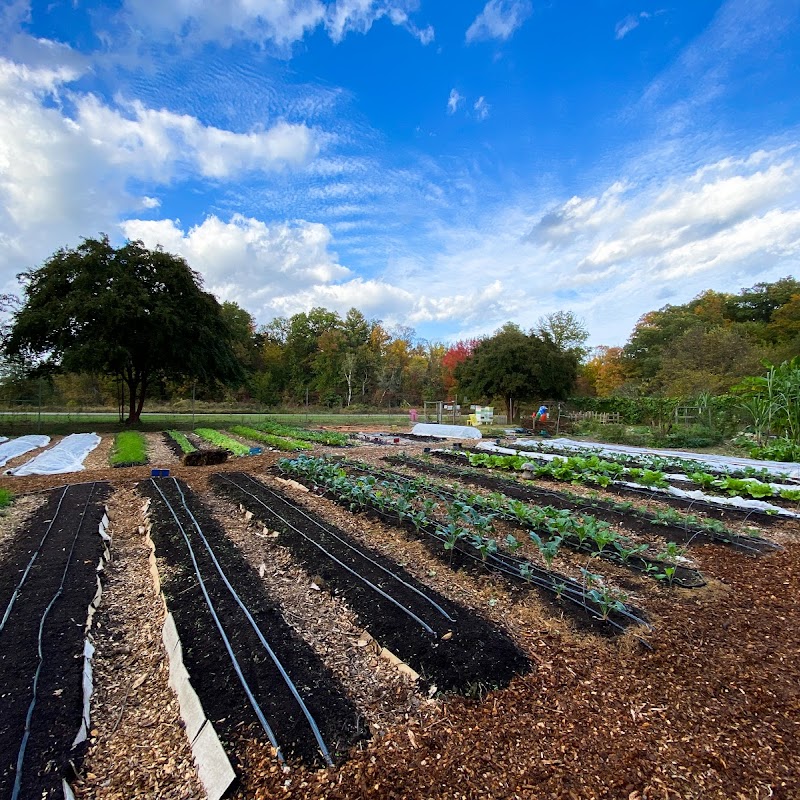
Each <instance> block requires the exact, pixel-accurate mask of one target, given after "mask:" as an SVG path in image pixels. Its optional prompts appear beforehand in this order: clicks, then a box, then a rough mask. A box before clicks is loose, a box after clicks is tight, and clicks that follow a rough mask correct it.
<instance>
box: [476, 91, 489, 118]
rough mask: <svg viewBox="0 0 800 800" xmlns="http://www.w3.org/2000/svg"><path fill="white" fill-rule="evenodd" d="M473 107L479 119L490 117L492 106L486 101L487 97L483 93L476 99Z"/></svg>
mask: <svg viewBox="0 0 800 800" xmlns="http://www.w3.org/2000/svg"><path fill="white" fill-rule="evenodd" d="M472 108H473V110H474V111H475V116H477V117H478V119H479V120H484V119H487V118H488V117H489V111H490V110H491V108H492V107H491V106H490V105H489V104H488V103H487V102H486V98H485V97H484V96H483V95H481V96H480V97H479V98H478V99H477V100H476V101H475V105H474V106H473V107H472Z"/></svg>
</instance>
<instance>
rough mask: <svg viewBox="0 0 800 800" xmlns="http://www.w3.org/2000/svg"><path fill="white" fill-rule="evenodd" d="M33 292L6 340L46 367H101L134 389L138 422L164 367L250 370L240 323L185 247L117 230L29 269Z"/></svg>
mask: <svg viewBox="0 0 800 800" xmlns="http://www.w3.org/2000/svg"><path fill="white" fill-rule="evenodd" d="M19 278H20V280H21V282H22V284H23V287H24V297H23V303H22V306H21V308H20V309H19V310H18V311H17V312H16V313H15V314H14V317H13V321H12V327H11V331H10V334H9V336H8V338H7V340H6V342H5V346H4V350H5V353H6V355H7V356H8V357H11V358H18V359H24V360H25V361H27V362H29V363H32V362H38V365H39V367H40V368H50V369H63V370H65V371H69V372H99V373H105V374H108V375H111V376H114V377H117V378H119V379H120V380H121V381H122V382H123V383H124V385H125V386H127V389H128V404H129V410H128V419H127V421H128V422H130V423H133V422H138V420H139V418H140V415H141V413H142V407H143V405H144V401H145V397H146V395H147V390H148V387H149V386H150V385H151V383H152V382H153V380H154V378H156V377H164V378H169V379H179V378H193V379H197V380H201V381H214V380H232V379H235V378H238V377H240V375H241V370H240V367H239V364H238V362H237V359H236V357H235V355H234V353H233V351H232V349H231V344H230V342H231V336H232V326H231V325H230V324H229V321H228V320H226V319H225V317H224V316H223V314H222V312H221V308H220V305H219V303H218V302H217V300H216V299H215V298H214V296H213V295H212V294H209V293H208V292H204V291H203V289H202V282H201V279H200V276H199V275H198V274H197V273H196V272H194V271H192V270H191V269H190V268H189V266H188V264H187V263H186V262H185V261H184V260H183V259H182V258H180V257H178V256H175V255H172V254H170V253H166V252H164V251H163V250H160V249H156V250H147V249H146V248H145V247H144V245H143V244H142V243H141V242H127V243H126V244H125V245H123V246H122V247H119V248H114V247H112V246H111V244H110V243H109V240H108V237H107V236H101V237H100V238H98V239H85V240H84V241H83V242H82V243H81V244H80V245H79V246H78V247H76V248H75V249H62V250H59V251H58V252H56V253H54V254H53V255H52V256H51V257H50V258H49V259H47V261H45V263H44V264H43V265H42V266H40V267H37V268H35V269H31V270H29V271H27V272H25V273H23V274H22V275H20V276H19Z"/></svg>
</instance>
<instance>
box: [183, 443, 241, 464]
mask: <svg viewBox="0 0 800 800" xmlns="http://www.w3.org/2000/svg"><path fill="white" fill-rule="evenodd" d="M229 455H230V453H229V452H228V451H227V450H217V449H213V450H212V449H211V448H208V449H204V450H194V451H193V452H191V453H184V454H183V455H182V456H181V461H182V462H183V465H184V466H185V467H208V466H211V465H216V464H224V463H225V462H226V461H227V460H228V456H229Z"/></svg>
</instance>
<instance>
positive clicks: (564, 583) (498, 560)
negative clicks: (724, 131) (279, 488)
mask: <svg viewBox="0 0 800 800" xmlns="http://www.w3.org/2000/svg"><path fill="white" fill-rule="evenodd" d="M341 463H344V464H347V465H348V466H351V467H353V468H354V469H357V470H360V471H362V472H363V471H364V470H363V468H362V467H361V465H360V464H358V463H357V462H352V461H348V460H345V461H343V462H341ZM376 471H377V472H378V473H379V474H382V475H384V476H386V477H390V478H393V479H397V478H402V479H404V480H407V481H409V482H411V481H413V480H414V479H412V478H409V477H408V476H406V475H402V474H400V473H396V472H392V471H390V470H382V469H380V468H378V469H377V470H376ZM440 488H441V487H437V490H438V489H440ZM442 493H443V494H445V495H449V496H451V497H452V496H454V493H453V492H451V491H449V490H447V489H442ZM384 513H385V512H384ZM398 522H400V523H401V524H402V519H401V518H400V517H399V515H398ZM425 532H426V533H428V534H429V535H431V536H433V537H434V538H436V539H438V540H439V541H441V542H445V541H447V537H446V536H444V535H442V534H441V532H440V531H439V529H438V528H430V529H426V531H425ZM456 549H457V550H458V552H459V553H461V554H462V555H464V556H466V557H468V558H471V559H473V560H475V561H477V562H479V563H481V564H483V565H484V566H485V565H486V561H489V560H491V561H492V562H493V563H494V564H495V566H494V569H496V570H497V571H499V572H503V573H504V574H507V575H511V576H513V577H515V578H518V579H522V580H524V581H526V582H528V583H534V585H536V586H538V587H539V588H542V589H545V590H548V591H555V592H557V594H559V595H560V596H565V597H566V599H568V600H570V601H571V602H573V603H575V604H576V605H578V606H579V607H581V608H583V609H584V610H585V611H589V612H594V611H595V609H593V608H592V607H591V606H589V605H587V604H586V601H585V589H584V587H583V585H582V584H580V583H578V582H577V581H575V580H573V579H572V578H569V577H567V576H566V575H554V574H553V573H551V572H549V571H546V570H542V569H541V568H538V567H535V566H533V565H531V564H530V562H529V569H530V568H531V567H532V568H533V569H534V570H536V571H537V572H539V573H540V574H543V575H545V576H547V577H545V578H542V577H538V576H537V580H536V581H534V580H532V579H531V578H527V577H525V576H524V575H523V574H522V571H521V566H522V564H523V563H524V562H522V561H521V560H519V559H517V558H515V557H514V556H509V555H506V554H503V553H499V554H498V553H488V554H487V556H486V558H485V559H484V558H482V557H479V556H477V555H475V554H474V553H470V552H469V551H467V550H465V549H464V548H463V547H456ZM556 577H557V578H558V581H559V583H556ZM556 586H558V587H559V588H558V590H557V589H556ZM562 587H563V588H562ZM573 593H574V595H576V596H571V594H573ZM616 611H617V613H619V614H620V615H622V616H625V617H628V618H629V619H630V620H631V621H633V622H636V623H637V624H644V625H646V626H647V627H649V625H647V623H646V622H645V621H644V620H642V619H641V618H640V617H638V616H636V615H635V614H632V613H631V612H629V611H627V609H625V610H620V609H616ZM604 621H606V622H608V623H609V624H610V625H612V626H614V627H618V628H619V629H620V630H624V629H623V628H622V627H621V626H619V625H617V624H616V623H615V622H614V621H613V620H610V619H608V618H606V619H605V620H604Z"/></svg>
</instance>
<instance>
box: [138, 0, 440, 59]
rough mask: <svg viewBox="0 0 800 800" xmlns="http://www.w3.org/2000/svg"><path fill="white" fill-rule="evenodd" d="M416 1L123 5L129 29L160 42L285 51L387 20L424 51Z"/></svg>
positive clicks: (202, 0) (201, 0) (144, 1)
mask: <svg viewBox="0 0 800 800" xmlns="http://www.w3.org/2000/svg"><path fill="white" fill-rule="evenodd" d="M418 6H419V2H418V0H335V2H332V3H327V4H326V3H323V2H321V0H182V2H179V3H170V2H167V3H157V2H152V0H125V3H124V8H125V12H126V16H127V18H128V19H129V20H130V24H131V25H132V26H134V27H136V28H140V29H141V30H142V31H143V32H144V31H146V32H147V33H148V34H149V35H151V36H152V35H154V36H156V37H159V38H164V37H170V38H172V37H174V38H181V39H184V40H194V41H197V42H210V41H214V42H220V43H223V44H226V43H230V42H232V41H234V40H236V39H246V40H249V41H255V42H259V43H260V44H266V43H268V42H269V43H271V44H273V45H274V46H276V47H277V48H279V49H282V50H287V49H289V48H290V47H291V46H292V45H293V44H294V43H296V42H299V41H300V40H302V39H303V38H304V37H305V36H306V35H307V34H309V33H312V32H313V31H314V30H315V29H316V28H318V27H320V26H322V27H323V28H324V29H325V30H326V31H327V32H328V35H329V36H330V38H331V39H332V40H333V41H334V42H337V43H338V42H341V41H342V39H344V38H345V36H347V34H348V33H361V34H366V33H368V32H369V31H370V29H371V28H372V26H373V24H374V23H375V22H377V21H378V20H381V19H384V18H385V19H388V20H389V22H390V23H391V24H392V25H395V26H399V27H402V28H405V29H406V30H407V31H408V32H409V33H410V34H411V35H412V36H414V37H415V38H416V39H418V40H419V41H420V42H421V43H422V44H423V45H427V44H430V42H432V41H433V39H434V30H433V27H432V26H430V25H427V26H424V27H421V28H420V27H418V26H417V25H415V24H414V23H413V22H412V21H411V19H410V17H409V14H410V13H411V12H413V11H416V9H417V7H418Z"/></svg>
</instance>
